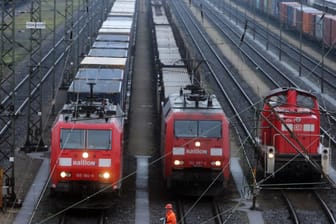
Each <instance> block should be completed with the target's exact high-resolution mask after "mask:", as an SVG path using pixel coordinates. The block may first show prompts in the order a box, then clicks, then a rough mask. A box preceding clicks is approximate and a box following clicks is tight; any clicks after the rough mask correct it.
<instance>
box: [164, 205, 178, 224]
mask: <svg viewBox="0 0 336 224" xmlns="http://www.w3.org/2000/svg"><path fill="white" fill-rule="evenodd" d="M165 208H166V224H176V215H175V213H174V211H173V205H172V204H166V207H165Z"/></svg>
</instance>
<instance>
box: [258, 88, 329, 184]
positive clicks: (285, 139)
mask: <svg viewBox="0 0 336 224" xmlns="http://www.w3.org/2000/svg"><path fill="white" fill-rule="evenodd" d="M260 118H261V123H260V125H261V127H260V147H259V149H260V150H259V152H260V157H261V159H262V160H261V161H262V165H263V168H264V176H269V175H271V176H272V177H281V179H283V180H286V181H288V180H290V181H294V182H297V181H300V182H301V181H306V180H308V181H310V180H316V179H320V178H321V175H322V174H323V173H324V174H327V173H328V167H329V161H330V159H329V157H330V156H329V149H328V148H325V147H323V145H322V144H321V135H320V112H319V106H318V102H317V99H316V97H315V96H314V95H312V94H311V93H309V92H306V91H304V90H300V89H296V88H278V89H275V90H273V91H271V92H270V93H269V94H268V95H267V96H266V97H265V99H264V106H263V109H262V111H261V117H260ZM279 179H280V178H279Z"/></svg>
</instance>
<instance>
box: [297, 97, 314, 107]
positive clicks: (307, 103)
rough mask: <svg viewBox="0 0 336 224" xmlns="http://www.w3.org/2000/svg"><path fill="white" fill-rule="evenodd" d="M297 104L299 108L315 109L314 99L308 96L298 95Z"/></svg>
mask: <svg viewBox="0 0 336 224" xmlns="http://www.w3.org/2000/svg"><path fill="white" fill-rule="evenodd" d="M296 104H297V105H298V106H299V107H307V108H314V99H313V97H311V96H308V95H304V94H298V95H297V97H296Z"/></svg>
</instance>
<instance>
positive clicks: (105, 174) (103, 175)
mask: <svg viewBox="0 0 336 224" xmlns="http://www.w3.org/2000/svg"><path fill="white" fill-rule="evenodd" d="M99 177H100V178H104V179H109V178H110V177H111V174H110V173H109V172H104V173H100V174H99Z"/></svg>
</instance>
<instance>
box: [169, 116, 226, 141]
mask: <svg viewBox="0 0 336 224" xmlns="http://www.w3.org/2000/svg"><path fill="white" fill-rule="evenodd" d="M174 133H175V137H177V138H182V137H184V138H194V137H201V138H221V137H222V122H221V121H214V120H212V121H210V120H209V121H207V120H203V121H199V120H176V121H175V123H174Z"/></svg>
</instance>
